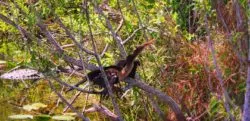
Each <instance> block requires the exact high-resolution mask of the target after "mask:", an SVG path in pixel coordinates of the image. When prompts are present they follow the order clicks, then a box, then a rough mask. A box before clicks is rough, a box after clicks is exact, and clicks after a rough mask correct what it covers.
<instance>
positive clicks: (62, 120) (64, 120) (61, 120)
mask: <svg viewBox="0 0 250 121" xmlns="http://www.w3.org/2000/svg"><path fill="white" fill-rule="evenodd" d="M52 119H54V120H58V121H72V120H75V118H74V117H72V116H67V115H61V116H53V117H52Z"/></svg>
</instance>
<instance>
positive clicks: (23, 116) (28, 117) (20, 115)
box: [8, 114, 33, 120]
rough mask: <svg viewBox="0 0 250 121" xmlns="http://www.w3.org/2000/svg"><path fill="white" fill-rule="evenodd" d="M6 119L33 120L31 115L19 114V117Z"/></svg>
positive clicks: (12, 116)
mask: <svg viewBox="0 0 250 121" xmlns="http://www.w3.org/2000/svg"><path fill="white" fill-rule="evenodd" d="M8 118H10V119H20V120H21V119H33V116H32V115H23V114H19V115H11V116H9V117H8Z"/></svg>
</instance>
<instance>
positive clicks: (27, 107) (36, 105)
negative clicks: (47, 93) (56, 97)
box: [23, 103, 47, 111]
mask: <svg viewBox="0 0 250 121" xmlns="http://www.w3.org/2000/svg"><path fill="white" fill-rule="evenodd" d="M46 107H47V105H45V104H43V103H33V104H31V105H24V106H23V109H24V110H27V111H31V110H38V109H40V108H46Z"/></svg>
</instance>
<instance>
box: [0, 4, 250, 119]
mask: <svg viewBox="0 0 250 121" xmlns="http://www.w3.org/2000/svg"><path fill="white" fill-rule="evenodd" d="M15 2H16V3H17V5H18V6H19V7H20V9H18V8H17V7H16V6H15V5H14V3H13V2H7V3H8V4H9V6H7V7H6V6H2V5H0V9H1V11H0V13H1V14H3V15H5V16H7V17H8V18H10V20H13V21H14V22H15V23H17V24H18V25H19V26H21V27H22V28H23V29H25V30H27V31H28V32H29V33H30V34H31V35H32V39H31V40H26V39H25V38H23V36H22V34H20V32H19V30H17V29H16V28H15V27H13V26H11V25H9V24H7V23H6V22H4V21H2V20H1V19H0V60H3V61H5V62H6V63H5V64H6V65H7V67H6V68H3V69H2V68H0V71H1V74H2V73H4V72H6V71H8V70H10V69H12V68H14V67H17V66H24V67H31V68H34V69H36V70H39V71H40V72H43V73H44V74H45V76H48V77H61V79H62V80H63V81H65V82H68V83H71V84H73V83H76V82H77V81H79V80H81V79H82V78H81V77H76V76H75V75H71V74H70V75H68V74H64V73H63V74H61V73H57V72H56V71H55V70H56V67H57V66H68V65H70V66H71V64H69V63H66V62H65V61H64V60H63V58H64V56H65V55H69V56H71V57H74V58H75V59H79V55H78V52H80V54H82V57H83V60H84V61H86V60H88V61H89V62H90V63H91V64H95V65H98V64H97V61H96V59H95V57H94V56H93V55H88V54H86V53H85V52H81V51H79V49H78V48H77V47H76V46H72V47H68V48H63V49H64V53H63V54H61V55H60V54H58V53H56V50H55V48H54V46H53V45H51V43H49V42H48V41H47V38H46V37H44V35H43V33H42V32H41V31H40V29H39V27H38V26H37V22H38V19H41V20H42V22H44V23H45V25H46V26H47V27H48V30H49V31H50V32H51V35H52V36H53V37H54V38H55V40H56V41H57V42H58V43H59V45H60V46H64V45H71V44H73V41H72V40H71V39H70V38H69V37H68V35H66V33H65V30H63V29H62V27H60V26H59V24H58V23H57V21H56V20H55V18H56V16H58V17H59V18H60V19H61V20H62V22H63V24H64V25H65V26H66V27H67V28H68V29H69V31H70V32H71V33H72V35H74V37H75V38H76V40H77V42H79V43H81V44H82V46H83V47H84V48H86V49H89V50H92V51H93V49H92V44H91V40H90V38H91V37H90V35H89V28H88V24H87V19H86V15H85V11H84V9H83V8H82V0H75V1H72V0H57V1H54V0H52V1H48V0H45V1H44V0H40V1H39V0H38V1H36V0H35V1H33V0H16V1H15ZM91 2H93V1H91ZM94 2H96V3H97V4H98V5H100V4H102V2H103V0H98V1H94ZM133 2H135V6H133ZM213 2H214V1H211V0H193V1H188V0H170V1H159V0H158V1H157V0H144V1H143V0H137V1H136V0H128V1H119V3H120V6H118V3H117V1H115V0H111V1H109V2H108V4H107V5H108V6H109V7H110V9H111V10H105V9H104V11H103V12H104V13H105V16H106V17H107V18H109V20H110V22H111V25H112V27H113V30H116V29H117V27H118V26H119V25H120V23H119V22H117V21H115V20H112V19H110V18H112V16H111V15H112V14H116V13H120V11H122V16H120V17H121V18H122V17H123V18H124V23H123V24H122V27H121V29H120V30H119V31H118V32H117V34H118V35H119V36H120V37H121V39H122V40H125V39H126V38H128V37H129V36H130V35H131V34H132V33H133V32H134V31H135V30H136V29H138V28H140V27H141V25H144V26H145V27H146V28H141V30H139V31H137V32H136V33H135V35H134V36H133V37H132V38H131V39H130V40H129V41H128V42H126V43H125V44H124V46H125V49H126V51H127V53H128V54H130V53H132V52H133V50H134V49H135V48H136V46H137V45H140V44H141V43H144V42H145V41H146V39H145V36H144V30H145V32H146V35H147V37H148V38H149V39H155V40H156V42H155V43H154V46H152V47H150V49H146V50H145V51H143V53H142V54H140V56H139V58H138V59H139V60H140V62H141V66H140V67H139V68H138V74H139V75H140V77H141V78H142V80H143V81H145V83H147V84H149V85H151V86H153V87H155V88H157V89H159V90H161V91H163V92H164V93H166V94H168V95H170V96H171V97H172V98H173V99H174V100H176V101H177V102H178V104H179V105H180V106H182V108H183V109H184V108H187V109H188V110H189V111H184V113H185V115H187V114H191V115H190V116H192V117H199V116H200V114H203V113H204V112H206V111H207V112H208V114H205V115H203V116H202V117H200V119H198V120H215V119H218V120H226V119H227V118H228V114H227V113H226V111H225V107H224V100H223V98H222V97H220V98H218V97H219V96H217V95H220V93H221V89H220V88H221V87H220V86H218V85H219V83H218V79H217V77H216V70H215V69H214V67H215V66H214V64H213V61H212V58H211V55H209V54H210V51H209V47H208V46H207V39H206V38H207V33H206V29H205V28H206V26H207V25H206V24H205V23H204V16H205V15H206V14H207V15H208V16H207V17H208V28H209V29H210V31H211V38H212V40H213V44H214V47H215V50H216V58H217V60H218V65H219V67H220V69H221V70H222V73H223V75H222V76H223V79H224V80H225V82H224V85H225V88H226V89H227V90H229V91H228V92H229V93H230V96H232V97H231V98H232V101H233V102H235V103H236V104H237V105H242V104H241V102H243V100H244V92H245V87H246V84H245V82H244V81H245V80H246V76H245V73H246V72H245V70H246V69H245V68H244V66H245V65H244V64H243V65H240V64H239V61H238V60H237V56H236V54H235V53H234V52H235V51H234V49H235V48H234V46H233V45H231V44H228V41H229V39H228V36H229V35H227V34H225V31H223V27H222V25H221V22H220V21H219V19H218V18H217V13H216V10H215V8H213V7H215V6H213V4H214V3H213ZM223 2H224V3H225V5H227V6H225V8H226V9H223V10H224V11H223V12H222V13H223V14H224V12H225V13H226V12H229V13H230V12H231V13H232V11H231V9H232V8H231V7H229V6H230V5H228V4H230V3H231V2H232V1H229V0H224V1H223ZM88 5H89V9H88V11H89V14H90V26H91V29H92V32H93V37H94V40H95V42H96V45H97V51H98V53H99V54H100V53H101V52H102V51H103V49H104V47H105V46H106V45H107V44H108V45H109V46H108V49H107V51H106V52H105V54H104V55H103V57H101V63H102V65H103V66H109V65H112V64H115V62H117V61H118V60H119V59H120V58H121V57H120V55H119V54H120V52H119V50H118V48H117V45H116V42H115V40H114V38H113V37H112V35H111V34H110V31H109V29H107V25H106V21H105V18H104V17H103V16H101V15H99V14H98V13H97V10H96V9H94V7H93V3H89V4H88ZM240 5H241V6H242V8H244V9H242V12H243V13H244V12H245V14H246V15H247V14H249V13H250V12H249V11H248V9H247V0H240ZM134 7H136V9H137V11H135V9H134ZM205 8H206V9H205ZM119 9H120V10H119ZM136 12H137V13H138V14H139V17H138V15H137V13H136ZM225 15H227V14H225ZM242 15H243V14H242ZM139 18H140V20H141V22H142V23H140V20H139ZM225 18H226V17H225ZM233 18H236V17H235V16H232V17H231V18H230V20H231V19H233ZM230 20H228V19H226V21H230ZM232 23H233V24H235V23H236V22H232ZM231 34H232V38H231V39H232V40H233V41H232V42H233V44H234V45H238V44H239V43H240V40H241V38H242V36H243V35H244V32H241V31H240V32H239V31H236V30H232V33H231ZM239 51H241V48H239ZM243 56H244V55H243ZM0 64H1V63H0ZM240 68H241V69H240ZM206 69H208V72H207V70H206ZM79 72H80V73H82V74H85V72H84V71H79ZM30 81H31V80H28V81H27V83H28V85H30V86H31V87H30V89H25V88H24V85H23V84H22V83H18V84H16V83H15V82H12V81H5V80H0V82H1V83H0V87H1V88H0V97H1V99H0V104H5V103H6V102H7V101H10V102H11V104H13V103H14V104H20V105H21V106H22V107H25V106H28V107H26V108H25V109H29V110H31V111H25V110H23V109H13V108H12V107H13V106H12V105H10V104H9V105H4V106H5V107H0V112H3V113H2V114H0V117H4V118H3V119H1V118H0V120H7V119H6V117H7V118H8V116H10V115H12V114H30V115H31V116H33V117H34V119H35V120H43V121H47V120H51V118H52V115H47V114H48V112H49V113H52V114H53V115H54V114H55V115H59V114H60V113H61V112H62V110H63V108H64V107H63V105H62V104H59V106H58V107H57V108H55V111H54V112H53V110H54V106H55V102H56V100H57V99H58V97H57V95H55V94H54V93H52V92H51V90H50V88H49V86H48V83H47V81H46V80H39V81H37V82H36V83H31V82H30ZM53 84H55V86H56V89H58V91H59V90H60V89H61V86H60V85H59V84H58V83H53ZM123 85H124V84H123ZM211 92H213V95H212V96H211ZM63 95H64V96H66V97H67V98H70V97H71V96H73V95H74V93H67V94H63ZM215 95H216V96H215ZM23 97H26V99H25V100H24V101H23V102H22V101H20V100H22V99H23ZM96 100H98V97H97V96H93V95H90V98H89V100H88V105H90V103H92V102H98V101H96ZM117 100H118V102H119V107H120V109H121V110H122V113H123V117H124V119H125V120H129V121H137V120H160V118H159V117H158V116H157V113H156V112H155V110H154V109H153V107H152V106H151V105H150V102H149V101H148V99H147V97H146V96H144V93H142V91H141V90H140V89H138V88H133V89H132V90H131V91H130V92H128V94H127V95H125V97H124V98H123V99H117ZM85 101H86V98H85V95H84V96H82V95H81V96H80V97H79V98H78V99H77V101H76V103H75V104H74V106H76V107H77V108H79V107H82V106H83V104H85V103H86V102H85ZM34 102H44V103H45V104H46V105H47V107H46V108H39V109H38V110H32V109H34V106H33V105H32V104H33V103H34ZM156 102H158V100H157V101H156ZM104 104H105V106H107V107H108V108H109V109H111V110H112V108H113V107H112V104H111V101H110V100H105V101H104ZM35 107H36V106H35ZM38 107H39V106H38ZM160 108H161V109H162V110H163V111H166V112H167V113H165V114H166V115H167V116H166V117H168V118H169V120H175V119H172V117H174V116H173V115H172V114H171V111H170V109H169V107H168V106H166V105H163V104H160ZM4 109H7V111H5V110H4ZM50 111H51V112H50ZM34 112H35V113H38V114H39V115H34ZM231 112H232V113H233V115H234V116H235V117H236V119H237V120H239V119H240V116H241V111H240V110H239V108H236V109H231ZM40 114H41V115H40ZM86 115H87V117H90V119H93V120H101V119H103V120H106V119H105V118H102V117H101V116H99V115H100V114H99V113H95V114H86ZM17 117H18V116H17ZM19 117H20V116H19ZM21 117H22V116H21ZM24 117H25V116H24ZM28 117H29V115H28ZM25 118H27V117H25ZM53 118H54V119H55V117H53ZM56 118H62V120H65V118H68V119H69V120H74V119H75V116H70V117H68V116H59V117H56Z"/></svg>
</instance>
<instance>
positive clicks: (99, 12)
mask: <svg viewBox="0 0 250 121" xmlns="http://www.w3.org/2000/svg"><path fill="white" fill-rule="evenodd" d="M94 7H95V9H96V10H97V12H98V14H99V15H100V16H102V17H104V19H105V22H106V25H107V28H108V29H109V31H110V32H111V35H112V37H113V38H114V39H115V41H116V45H117V47H118V49H119V50H120V52H121V56H122V58H125V57H126V56H127V53H126V51H125V48H124V46H123V44H122V39H121V37H119V36H118V34H116V33H115V31H114V30H113V27H112V25H111V23H110V21H109V20H108V18H107V17H106V16H105V15H104V13H103V11H102V9H101V8H100V7H99V6H98V5H96V4H95V3H94Z"/></svg>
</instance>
